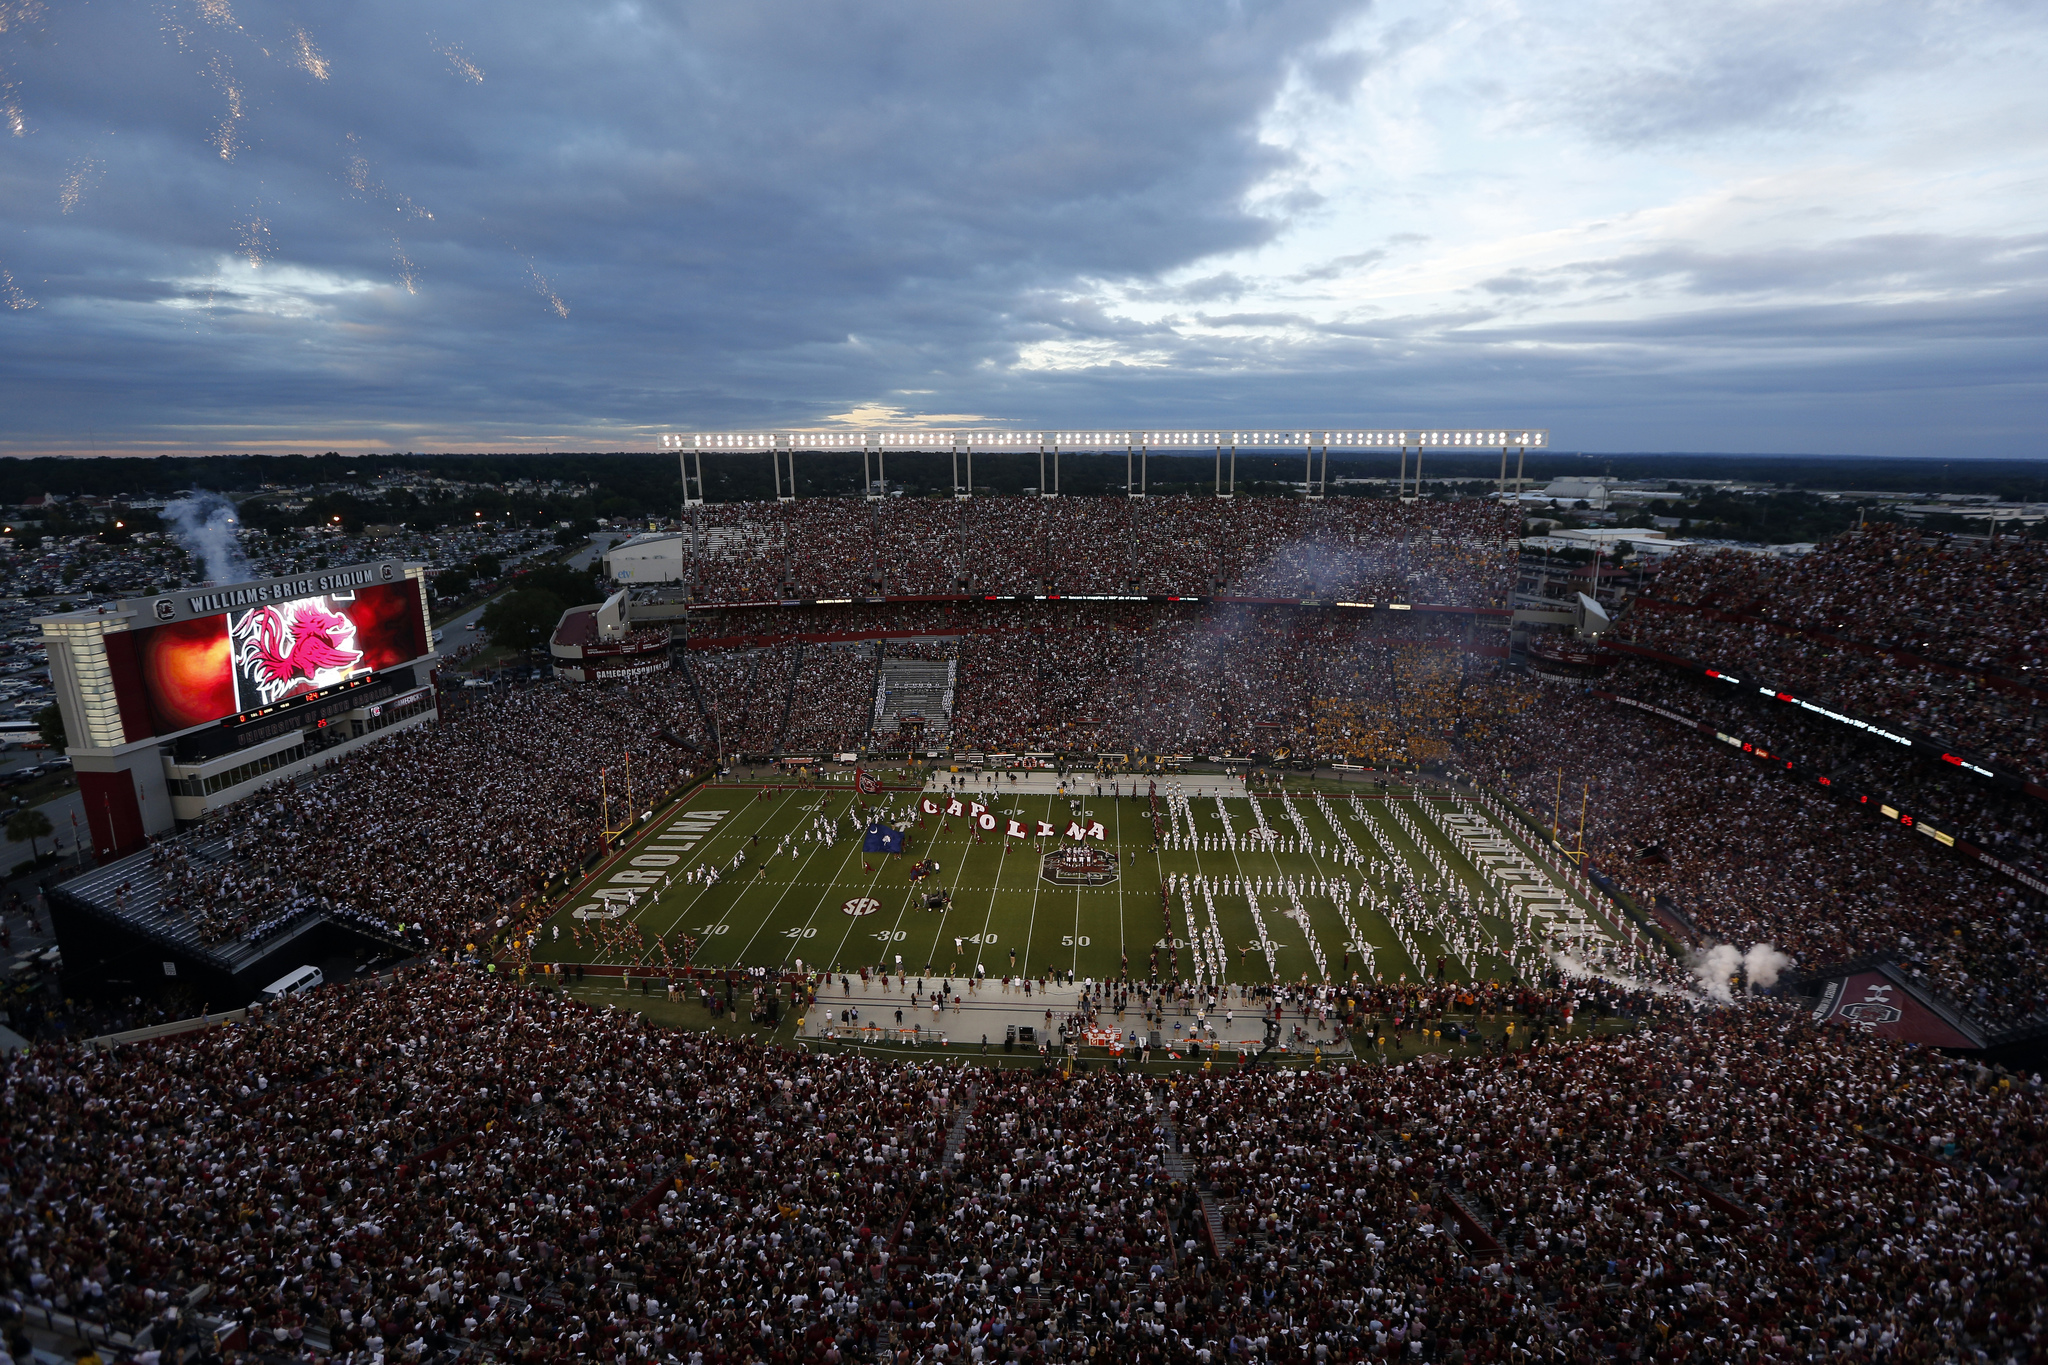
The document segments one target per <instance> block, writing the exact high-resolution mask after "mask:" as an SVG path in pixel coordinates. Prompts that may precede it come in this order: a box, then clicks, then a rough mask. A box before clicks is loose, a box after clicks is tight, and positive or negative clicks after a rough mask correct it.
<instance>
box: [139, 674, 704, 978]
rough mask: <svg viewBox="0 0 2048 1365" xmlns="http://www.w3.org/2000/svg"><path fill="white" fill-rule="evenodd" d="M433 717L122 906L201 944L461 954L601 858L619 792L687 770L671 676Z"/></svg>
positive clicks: (209, 839) (677, 689) (171, 846)
mask: <svg viewBox="0 0 2048 1365" xmlns="http://www.w3.org/2000/svg"><path fill="white" fill-rule="evenodd" d="M442 705H443V708H444V710H443V719H442V722H441V723H440V724H438V725H433V726H428V727H423V728H419V729H413V730H407V731H403V732H401V733H399V734H396V735H393V736H391V737H390V738H389V739H386V740H383V741H380V742H378V743H376V744H372V745H369V746H367V747H365V748H362V749H359V750H356V751H355V752H353V753H350V754H347V755H345V756H343V757H342V758H340V759H338V760H336V761H335V762H334V763H332V764H329V765H328V766H326V767H323V768H320V769H318V770H317V771H316V772H314V773H313V774H311V775H309V776H306V777H302V778H298V779H294V780H291V781H287V782H282V783H279V784H277V785H276V786H273V787H270V788H267V789H265V790H264V791H262V792H259V793H258V794H256V795H255V796H252V797H250V798H248V799H247V800H244V801H242V802H239V803H238V804H236V805H235V806H233V807H232V808H230V809H229V811H228V812H227V813H226V814H224V815H223V816H221V817H220V818H219V819H217V820H215V821H213V822H211V823H209V824H208V825H207V826H205V827H204V828H203V829H202V830H200V831H199V832H197V833H196V834H194V835H191V836H187V837H185V838H182V839H177V840H173V841H169V842H166V843H163V844H159V845H157V846H156V848H155V849H154V850H152V852H151V854H150V857H149V859H148V867H147V872H146V873H145V872H138V873H137V875H136V877H135V878H134V879H132V884H131V885H130V886H129V887H128V888H127V892H126V894H127V895H128V896H130V897H132V899H133V900H134V901H135V902H137V903H153V906H154V908H153V909H152V911H151V913H153V914H157V915H161V916H163V917H165V918H167V919H169V920H173V921H184V922H189V923H191V924H192V925H193V926H194V927H196V928H197V929H199V931H200V933H201V936H202V937H204V938H207V939H219V938H223V937H227V936H230V935H237V934H241V935H247V934H250V933H252V932H259V931H263V930H268V929H274V928H276V927H281V925H282V923H283V922H285V920H286V919H287V918H288V917H289V916H291V915H293V914H295V913H298V912H301V911H313V910H326V911H329V912H334V913H345V914H347V915H349V916H352V917H354V918H357V919H361V920H365V921H368V922H370V923H373V924H375V925H377V926H379V927H381V928H384V929H386V930H387V931H389V932H393V933H397V932H401V931H405V930H407V929H410V930H411V931H412V932H413V933H414V934H415V935H416V936H417V938H418V941H420V942H422V943H424V944H426V945H430V946H432V947H436V948H452V947H460V946H461V945H463V944H464V943H468V942H475V941H479V940H481V939H484V938H486V937H487V936H489V935H492V934H495V933H497V932H498V931H499V930H501V929H503V928H505V927H506V926H507V925H508V924H510V923H511V922H512V921H513V920H514V919H515V918H516V917H518V916H521V915H522V914H524V913H526V911H527V909H528V907H529V904H530V903H532V902H534V900H535V893H536V892H538V891H539V890H540V888H541V887H542V886H543V885H545V884H546V883H547V882H548V881H549V879H550V878H552V877H554V876H555V875H557V874H559V873H561V872H563V871H565V870H567V869H569V868H572V867H574V866H576V865H577V864H579V863H581V862H582V861H584V860H585V859H586V858H588V857H589V856H590V855H592V854H593V853H595V852H597V851H598V850H599V849H600V848H601V847H602V839H603V836H602V830H603V829H604V828H605V827H606V825H610V826H611V827H613V828H617V827H620V826H622V825H624V824H625V823H626V821H627V818H628V812H629V807H628V806H627V799H628V792H629V791H630V792H632V793H633V794H634V795H635V796H637V797H638V798H640V799H641V800H642V801H644V800H645V799H646V798H647V797H648V796H649V795H651V794H653V793H657V792H660V791H663V790H666V789H668V788H670V787H672V786H674V785H675V784H676V783H677V782H678V781H679V780H680V779H681V778H682V777H683V776H684V775H685V774H686V773H687V772H688V771H689V770H690V769H691V767H692V765H693V764H694V763H695V762H697V760H698V756H697V755H695V754H693V753H691V752H689V751H688V750H685V749H682V748H679V747H678V746H677V745H676V743H675V741H674V738H672V736H674V735H676V733H677V732H676V731H675V729H674V727H676V726H678V725H685V724H687V723H688V722H689V720H690V718H691V717H692V716H693V715H694V711H693V710H692V707H691V703H690V700H689V697H688V693H687V690H686V689H685V688H684V686H683V684H682V680H681V677H680V675H677V674H662V675H657V677H656V678H655V679H654V680H652V681H650V682H644V683H640V684H637V685H635V686H633V687H631V688H611V689H607V690H605V691H602V692H600V691H596V690H588V689H576V688H558V687H553V686H547V687H541V688H529V689H486V690H484V691H483V692H482V693H481V695H480V696H476V697H468V696H465V695H464V694H463V693H462V692H460V691H456V692H451V693H448V694H446V695H445V696H444V698H443V702H442ZM665 732H666V733H665ZM607 805H609V807H610V809H609V810H607V809H606V808H605V807H606V806H607ZM152 880H153V881H154V883H155V884H154V885H151V884H150V883H151V881H152Z"/></svg>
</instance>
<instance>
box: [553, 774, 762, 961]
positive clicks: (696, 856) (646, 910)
mask: <svg viewBox="0 0 2048 1365" xmlns="http://www.w3.org/2000/svg"><path fill="white" fill-rule="evenodd" d="M714 790H723V789H722V788H711V787H706V788H705V789H704V791H705V793H707V794H708V793H710V792H712V791H714ZM700 799H701V798H700ZM696 804H698V801H692V802H691V805H692V806H694V805H696ZM754 804H756V805H770V804H771V803H769V802H764V801H756V802H755V803H754ZM689 818H690V812H689V808H688V807H685V808H683V809H680V810H677V811H676V812H674V813H673V814H671V815H670V816H669V817H668V818H667V819H666V820H664V821H662V822H661V823H660V824H658V825H655V826H652V827H650V829H649V830H648V832H647V833H646V834H644V835H642V836H641V839H640V842H639V843H637V844H633V845H629V846H628V849H627V851H629V852H631V853H632V854H633V855H634V856H638V855H639V854H642V853H645V852H647V851H648V850H649V849H651V848H653V847H654V839H655V836H656V835H658V834H659V833H660V832H661V831H662V830H665V829H667V828H669V826H671V825H673V824H675V823H676V822H678V821H681V820H687V819H689ZM766 818H767V817H766V816H765V815H764V816H763V817H762V819H763V821H764V822H765V820H766ZM729 832H730V829H727V830H720V831H718V832H716V833H713V834H710V835H707V836H706V837H705V839H704V841H703V842H702V843H701V844H700V845H698V847H697V848H695V849H694V850H692V851H691V852H690V853H688V854H687V855H685V857H684V862H683V868H684V870H687V869H689V868H691V867H694V866H696V865H697V864H698V863H700V862H702V861H704V860H705V859H707V858H709V857H710V856H711V846H712V843H713V841H714V840H717V839H719V838H722V837H723V836H724V835H725V834H727V833H729ZM737 837H739V838H741V839H744V838H745V837H746V834H745V833H744V832H742V833H740V834H739V835H738V836H737ZM613 866H614V870H616V867H617V864H614V865H613ZM593 886H594V883H593ZM570 899H572V900H573V899H577V898H575V897H571V898H570ZM662 900H663V897H662V896H661V895H660V894H659V893H657V894H655V895H653V896H649V897H648V898H647V904H646V905H644V906H641V907H639V908H638V909H636V910H635V911H634V912H633V915H632V917H631V919H630V920H629V921H628V922H629V923H631V924H634V925H638V924H639V923H640V921H641V920H642V919H644V918H645V917H646V916H647V915H649V914H651V913H652V912H653V911H654V910H655V909H656V908H657V907H658V906H659V905H660V904H661V902H662ZM574 908H575V907H574V906H569V905H565V906H563V907H562V909H560V910H558V911H556V912H555V914H554V915H552V916H550V917H549V919H550V921H552V920H554V919H558V918H560V917H561V916H562V915H564V914H566V913H568V912H569V911H570V910H572V909H574ZM586 923H589V924H593V925H595V924H599V923H610V921H608V920H606V921H597V920H593V921H586ZM670 927H671V928H673V927H674V926H673V925H671V926H670ZM563 960H565V961H566V960H567V959H563Z"/></svg>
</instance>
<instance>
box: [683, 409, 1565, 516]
mask: <svg viewBox="0 0 2048 1365" xmlns="http://www.w3.org/2000/svg"><path fill="white" fill-rule="evenodd" d="M1549 444H1550V433H1549V432H1548V431H1546V430H1543V429H1541V428H1537V427H1521V428H1500V427H1491V428H1487V427H1437V428H1434V429H1431V430H1426V431H1410V430H1391V429H1385V428H1373V429H1368V430H1352V431H1333V430H1321V429H1318V430H1294V431H1157V430H1155V431H1130V430H1126V431H1033V432H1018V431H996V430H984V431H955V430H950V429H949V430H943V431H941V430H935V429H931V428H924V427H917V428H909V429H905V430H899V431H700V432H666V433H663V435H662V438H661V445H662V449H664V450H674V451H676V452H678V454H679V455H680V456H681V457H682V464H683V505H684V506H685V507H696V506H701V505H702V504H703V502H704V500H705V488H704V452H706V451H710V452H711V453H713V454H754V455H760V454H765V455H767V456H768V457H769V460H770V461H771V463H772V465H773V474H774V482H775V496H776V498H777V500H778V501H782V502H791V501H794V500H795V498H796V455H797V452H798V451H800V450H804V451H834V450H837V451H845V452H847V453H849V454H851V453H852V452H853V451H855V450H858V451H859V452H860V456H861V487H862V491H863V493H864V494H865V495H866V496H867V497H868V498H869V500H871V501H873V500H879V499H881V498H885V497H887V496H888V480H889V472H888V468H887V465H886V462H885V461H886V457H887V453H888V451H889V450H891V449H892V448H893V449H897V450H911V451H924V452H929V453H937V452H938V451H940V450H947V451H949V452H951V454H952V456H953V494H954V496H955V497H959V498H965V497H972V496H973V492H974V451H975V447H976V446H980V447H982V448H983V449H986V450H1012V451H1020V452H1028V451H1030V450H1031V449H1033V448H1034V447H1035V448H1036V449H1037V451H1038V494H1039V496H1040V497H1048V498H1056V497H1058V496H1059V495H1060V455H1061V453H1062V449H1063V448H1064V449H1065V450H1066V451H1075V450H1080V451H1094V452H1096V453H1110V452H1114V451H1115V450H1116V449H1117V448H1119V447H1121V448H1122V450H1123V453H1124V492H1125V493H1126V494H1127V495H1129V496H1132V497H1143V496H1145V494H1146V492H1147V490H1148V489H1149V487H1150V482H1151V478H1150V473H1151V471H1150V459H1151V454H1152V449H1153V447H1155V446H1157V447H1158V448H1159V449H1161V450H1163V451H1169V452H1181V453H1185V454H1188V455H1192V454H1193V453H1194V452H1195V451H1196V450H1198V449H1205V448H1206V449H1211V450H1213V451H1214V452H1215V463H1216V469H1215V486H1214V491H1215V495H1216V496H1217V497H1219V498H1234V497H1236V496H1237V450H1238V447H1239V446H1240V445H1243V446H1249V447H1252V448H1257V449H1271V448H1273V447H1281V448H1291V447H1295V446H1299V447H1302V449H1303V469H1302V483H1303V491H1304V493H1305V494H1306V495H1307V496H1308V497H1309V498H1312V499H1314V498H1321V497H1323V496H1326V495H1327V494H1328V493H1329V484H1330V448H1331V447H1332V446H1335V447H1337V448H1339V449H1343V450H1379V451H1385V450H1398V451H1399V453H1400V467H1399V474H1398V477H1397V480H1396V485H1395V494H1396V496H1398V497H1400V498H1403V499H1405V500H1409V501H1413V500H1414V499H1415V498H1419V497H1420V496H1421V495H1422V455H1423V452H1424V451H1426V450H1475V449H1492V448H1494V447H1496V446H1498V447H1499V448H1500V452H1501V465H1500V479H1499V482H1500V483H1501V484H1502V485H1503V486H1505V484H1506V483H1507V452H1508V447H1510V446H1514V447H1516V448H1518V450H1519V451H1520V454H1519V455H1518V456H1517V458H1516V462H1515V491H1516V492H1517V493H1519V492H1520V491H1521V489H1522V486H1523V483H1524V480H1523V477H1522V472H1523V469H1524V468H1525V467H1526V464H1527V460H1528V454H1529V450H1530V448H1531V447H1534V448H1536V449H1538V450H1542V449H1546V448H1547V447H1548V446H1549ZM1226 446H1227V447H1228V448H1229V459H1228V460H1227V461H1226V460H1225V458H1224V449H1225V447H1226ZM1410 446H1413V447H1414V448H1415V476H1414V478H1415V483H1414V488H1413V491H1412V492H1411V491H1410V488H1409V482H1408V479H1409V475H1408V448H1409V447H1410ZM1318 447H1320V448H1321V460H1320V469H1319V468H1318V460H1317V448H1318ZM1048 454H1050V455H1051V456H1052V466H1051V468H1050V470H1048V469H1047V467H1046V456H1047V455H1048ZM870 455H872V456H873V457H874V458H873V463H872V466H871V465H870V462H869V456H870ZM963 456H964V457H965V465H966V469H965V473H966V482H965V483H963V482H962V481H961V473H962V470H961V465H962V457H963ZM785 460H787V462H788V464H787V470H788V472H787V475H786V478H787V484H785V482H784V479H785V474H784V461H785ZM1134 462H1135V469H1134V468H1133V465H1134ZM1048 476H1049V477H1048Z"/></svg>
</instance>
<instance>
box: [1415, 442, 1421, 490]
mask: <svg viewBox="0 0 2048 1365" xmlns="http://www.w3.org/2000/svg"><path fill="white" fill-rule="evenodd" d="M1415 500H1416V501H1417V502H1420V501H1422V446H1421V445H1420V444H1417V445H1416V447H1415Z"/></svg>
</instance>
